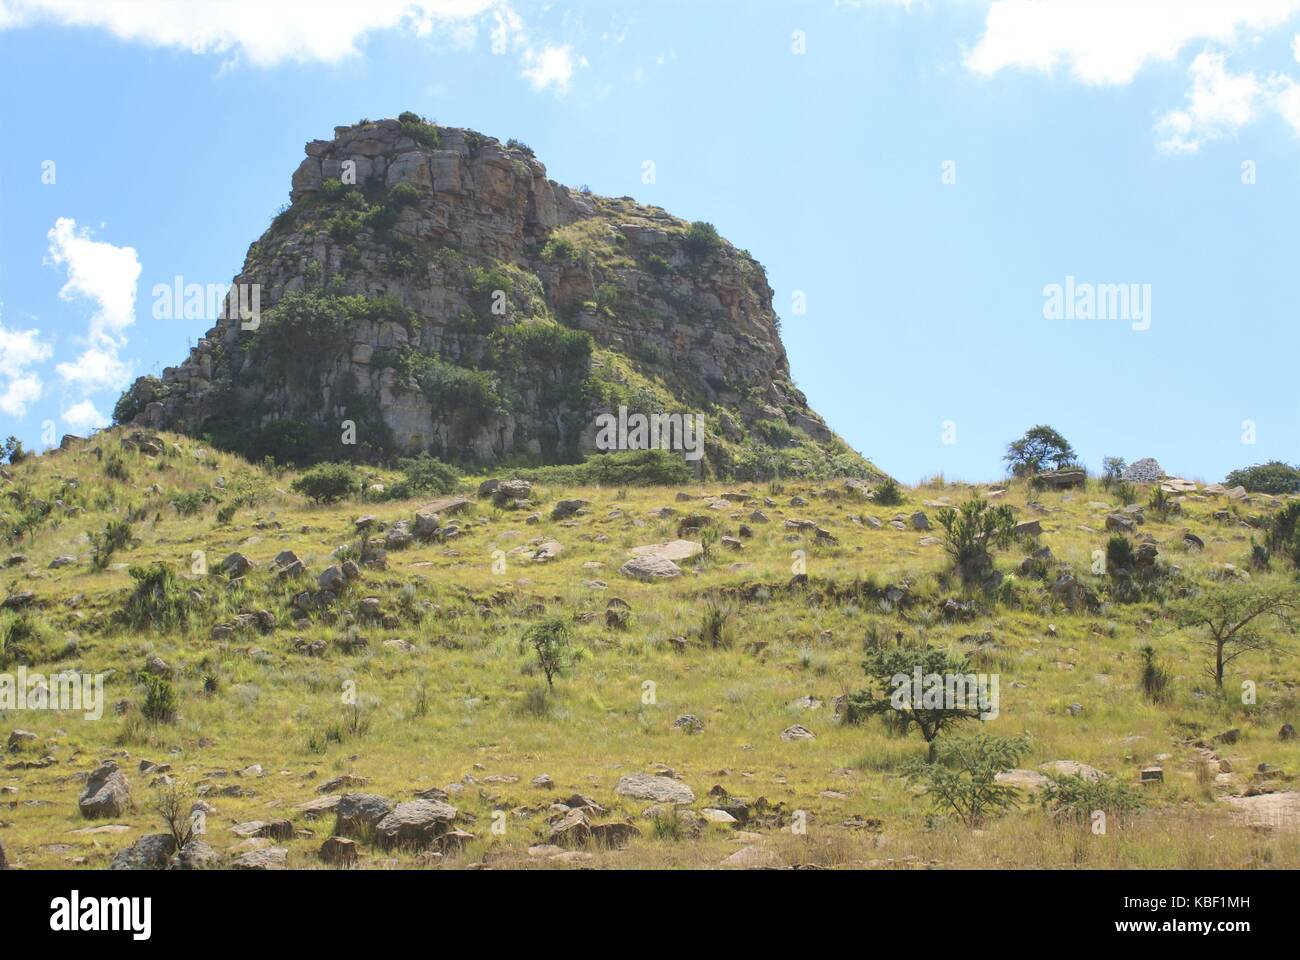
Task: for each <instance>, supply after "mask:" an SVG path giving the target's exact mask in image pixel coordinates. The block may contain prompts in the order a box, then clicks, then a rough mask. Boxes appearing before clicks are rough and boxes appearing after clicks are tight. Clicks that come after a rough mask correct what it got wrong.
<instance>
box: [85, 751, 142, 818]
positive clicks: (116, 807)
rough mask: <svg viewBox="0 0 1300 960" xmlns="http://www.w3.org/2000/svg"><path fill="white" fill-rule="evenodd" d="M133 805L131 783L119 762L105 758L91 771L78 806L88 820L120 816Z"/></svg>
mask: <svg viewBox="0 0 1300 960" xmlns="http://www.w3.org/2000/svg"><path fill="white" fill-rule="evenodd" d="M130 805H131V784H130V783H129V782H128V781H127V779H126V774H124V773H123V772H122V771H121V770H120V769H119V768H118V765H117V763H115V762H114V761H112V760H105V761H104V762H103V763H102V764H100V765H99V766H98V767H96V768H95V770H94V772H92V773H91V775H90V779H89V780H88V781H87V782H86V789H85V790H83V791H82V792H81V799H80V800H79V801H78V802H77V806H78V807H79V808H80V810H81V815H82V816H83V817H85V818H86V819H87V820H94V819H97V818H100V817H120V816H121V815H122V813H123V811H125V810H126V809H127V807H129V806H130Z"/></svg>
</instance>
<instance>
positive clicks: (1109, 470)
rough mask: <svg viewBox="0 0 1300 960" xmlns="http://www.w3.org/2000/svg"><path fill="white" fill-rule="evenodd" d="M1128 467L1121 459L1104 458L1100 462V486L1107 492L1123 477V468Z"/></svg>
mask: <svg viewBox="0 0 1300 960" xmlns="http://www.w3.org/2000/svg"><path fill="white" fill-rule="evenodd" d="M1126 466H1128V464H1126V463H1125V462H1124V458H1123V457H1106V458H1105V459H1104V460H1102V461H1101V485H1102V486H1103V487H1105V488H1106V489H1107V490H1109V489H1110V488H1111V486H1113V485H1114V484H1115V483H1117V482H1119V480H1120V478H1121V477H1123V476H1124V468H1125V467H1126Z"/></svg>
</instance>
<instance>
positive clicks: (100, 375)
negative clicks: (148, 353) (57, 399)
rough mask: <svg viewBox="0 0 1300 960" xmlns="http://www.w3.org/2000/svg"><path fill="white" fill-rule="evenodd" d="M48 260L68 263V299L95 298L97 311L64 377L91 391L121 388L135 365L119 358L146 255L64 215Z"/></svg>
mask: <svg viewBox="0 0 1300 960" xmlns="http://www.w3.org/2000/svg"><path fill="white" fill-rule="evenodd" d="M48 237H49V241H50V246H49V253H48V256H47V257H46V263H48V264H50V265H52V266H56V267H63V268H64V269H65V270H66V272H67V278H68V279H67V282H66V283H64V285H63V288H62V289H61V290H60V291H59V296H60V297H61V298H62V299H64V300H68V301H75V300H79V299H84V300H88V301H90V302H91V303H92V304H93V306H94V311H93V312H92V314H91V317H90V324H89V327H88V329H87V332H86V336H85V337H84V338H82V343H83V345H84V350H83V351H82V353H81V355H80V356H78V357H77V359H76V360H75V361H73V362H71V363H66V362H65V363H60V364H59V365H58V367H57V369H58V371H59V376H61V377H62V378H63V379H64V381H65V382H67V383H69V384H72V385H74V386H78V387H80V388H81V389H82V390H83V391H84V392H86V393H92V392H94V391H96V390H108V389H121V388H122V387H124V386H125V385H126V382H127V381H128V380H129V379H130V377H131V367H130V364H129V363H126V362H124V361H123V360H122V359H121V358H120V357H119V356H118V351H119V350H121V349H122V347H124V346H126V337H125V335H124V331H125V330H126V328H127V327H129V326H131V324H133V323H135V296H136V286H137V283H138V281H139V279H140V258H139V257H138V256H137V255H136V252H135V248H134V247H118V246H114V245H113V244H111V243H106V242H104V241H102V240H92V239H91V238H90V232H89V231H88V230H86V229H85V228H82V229H80V230H79V229H78V228H77V222H76V221H75V220H73V219H71V218H70V217H60V218H59V219H58V220H56V221H55V223H54V226H53V227H51V228H50V231H49V233H48Z"/></svg>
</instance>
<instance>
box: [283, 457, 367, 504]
mask: <svg viewBox="0 0 1300 960" xmlns="http://www.w3.org/2000/svg"><path fill="white" fill-rule="evenodd" d="M360 486H361V479H360V477H359V476H358V475H357V472H356V470H355V469H353V468H352V466H351V465H350V464H346V463H318V464H317V465H316V466H314V467H312V468H311V469H310V470H308V471H307V472H306V473H304V474H303V475H302V476H300V477H299V478H298V479H297V480H295V481H294V482H293V489H294V490H295V491H296V492H297V493H301V494H302V495H303V496H305V497H310V498H311V499H312V500H314V501H316V502H317V503H335V502H336V501H339V500H342V499H343V498H344V497H350V496H352V494H354V493H356V491H357V488H358V487H360Z"/></svg>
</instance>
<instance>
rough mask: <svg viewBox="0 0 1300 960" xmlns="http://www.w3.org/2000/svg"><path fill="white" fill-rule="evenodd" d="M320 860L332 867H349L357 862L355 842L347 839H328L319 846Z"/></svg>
mask: <svg viewBox="0 0 1300 960" xmlns="http://www.w3.org/2000/svg"><path fill="white" fill-rule="evenodd" d="M320 858H321V859H322V860H323V861H325V862H326V863H328V864H329V865H330V866H332V867H350V866H352V865H353V864H355V863H356V862H357V842H356V841H355V840H350V839H348V838H347V837H330V838H329V839H328V840H326V841H325V842H324V843H322V844H321V847H320Z"/></svg>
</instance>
